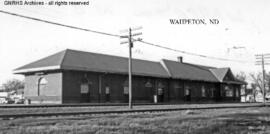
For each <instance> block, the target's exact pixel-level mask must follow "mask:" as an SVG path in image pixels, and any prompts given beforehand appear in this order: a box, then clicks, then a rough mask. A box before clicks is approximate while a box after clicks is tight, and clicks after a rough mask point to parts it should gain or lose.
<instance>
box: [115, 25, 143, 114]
mask: <svg viewBox="0 0 270 134" xmlns="http://www.w3.org/2000/svg"><path fill="white" fill-rule="evenodd" d="M140 29H142V27H137V28H129V29H128V30H122V31H120V32H121V33H126V32H128V35H123V36H120V38H127V39H128V41H123V42H121V43H120V44H125V43H128V44H129V58H128V105H129V108H130V109H132V48H133V42H135V41H141V40H142V39H141V38H138V39H133V37H134V36H138V35H142V33H134V34H132V31H136V30H140Z"/></svg>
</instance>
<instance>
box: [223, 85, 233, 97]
mask: <svg viewBox="0 0 270 134" xmlns="http://www.w3.org/2000/svg"><path fill="white" fill-rule="evenodd" d="M225 93H226V97H232V96H233V90H232V89H231V88H230V87H229V86H225Z"/></svg>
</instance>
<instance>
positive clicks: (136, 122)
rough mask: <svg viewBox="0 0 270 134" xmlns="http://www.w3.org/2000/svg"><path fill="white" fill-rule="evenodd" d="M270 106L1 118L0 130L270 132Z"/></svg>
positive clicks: (130, 133) (26, 132)
mask: <svg viewBox="0 0 270 134" xmlns="http://www.w3.org/2000/svg"><path fill="white" fill-rule="evenodd" d="M269 111H270V108H268V107H260V108H256V107H253V108H233V109H212V110H184V111H174V112H159V113H132V114H110V115H91V116H86V115H81V116H62V117H39V118H33V117H29V118H18V119H12V118H10V119H1V120H0V133H10V134H14V133H22V134H29V133H50V134H51V133H61V134H65V133H97V134H103V133H106V134H107V133H113V134H118V133H125V134H137V133H142V134H144V133H147V134H149V133H150V134H151V133H162V134H164V133H165V134H166V133H167V134H173V133H175V134H179V133H180V134H181V133H192V134H193V133H195V134H199V133H202V134H205V133H208V134H210V133H211V134H212V133H213V134H215V133H216V134H217V133H218V134H220V133H221V134H228V133H230V134H246V133H260V134H261V133H270V112H269Z"/></svg>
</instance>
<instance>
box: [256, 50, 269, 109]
mask: <svg viewBox="0 0 270 134" xmlns="http://www.w3.org/2000/svg"><path fill="white" fill-rule="evenodd" d="M255 57H256V64H255V65H261V66H262V75H263V76H262V94H263V104H264V105H265V94H266V93H265V68H264V66H265V65H270V63H269V61H267V60H268V59H270V54H257V55H255Z"/></svg>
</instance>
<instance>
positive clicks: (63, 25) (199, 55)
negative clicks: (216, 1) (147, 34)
mask: <svg viewBox="0 0 270 134" xmlns="http://www.w3.org/2000/svg"><path fill="white" fill-rule="evenodd" d="M0 13H4V14H9V15H12V16H16V17H21V18H25V19H30V20H34V21H39V22H44V23H48V24H53V25H58V26H62V27H67V28H71V29H76V30H82V31H86V32H92V33H97V34H102V35H107V36H112V37H118V38H119V37H121V36H120V35H117V34H111V33H107V32H101V31H96V30H91V29H86V28H80V27H75V26H70V25H66V24H61V23H57V22H53V21H48V20H44V19H39V18H35V17H29V16H25V15H21V14H17V13H11V12H7V11H3V10H0ZM132 40H134V39H132ZM136 41H140V42H142V43H144V44H147V45H151V46H155V47H159V48H163V49H167V50H171V51H175V52H180V53H183V54H187V55H192V56H198V57H202V58H207V59H214V60H222V61H233V62H241V63H247V62H248V61H241V60H234V59H226V58H219V57H213V56H207V55H201V54H197V53H192V52H187V51H182V50H177V49H173V48H169V47H164V46H162V45H157V44H154V43H150V42H146V41H142V40H136Z"/></svg>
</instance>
